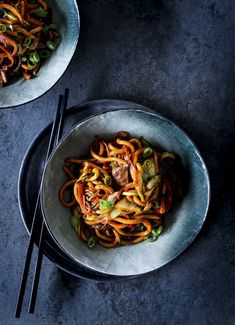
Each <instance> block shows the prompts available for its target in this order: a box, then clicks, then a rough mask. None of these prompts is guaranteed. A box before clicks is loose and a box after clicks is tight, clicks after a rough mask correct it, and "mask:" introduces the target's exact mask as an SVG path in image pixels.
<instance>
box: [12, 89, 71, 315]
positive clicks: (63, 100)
mask: <svg viewBox="0 0 235 325" xmlns="http://www.w3.org/2000/svg"><path fill="white" fill-rule="evenodd" d="M68 95H69V90H68V89H67V88H66V89H65V92H64V95H60V96H59V101H58V106H57V110H56V114H55V118H54V122H53V125H52V130H51V136H50V141H49V145H48V149H47V155H46V161H47V160H48V158H49V156H50V154H51V152H52V150H53V148H54V147H55V146H56V145H57V143H58V142H59V140H60V138H61V135H62V130H63V122H64V113H65V110H66V108H67V102H68ZM41 187H42V181H41V184H40V188H39V191H38V196H37V201H36V205H35V209H34V214H33V222H32V228H31V234H30V239H29V243H28V250H27V254H26V258H25V264H24V270H23V274H22V278H21V284H20V289H19V295H18V300H17V304H16V311H15V317H16V318H19V317H20V314H21V309H22V304H23V300H24V294H25V288H26V284H27V278H28V274H29V267H30V262H31V257H32V253H33V248H34V242H35V237H36V230H37V229H36V228H37V227H36V220H37V217H38V212H39V207H40V194H41ZM45 235H46V226H45V223H44V220H42V224H41V231H40V239H39V245H38V256H37V262H36V266H35V271H34V278H33V284H32V291H31V296H30V303H29V309H28V312H29V313H33V312H34V309H35V303H36V297H37V289H38V283H39V278H40V271H41V266H42V259H43V251H44V244H45Z"/></svg>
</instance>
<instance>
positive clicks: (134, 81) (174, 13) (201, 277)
mask: <svg viewBox="0 0 235 325" xmlns="http://www.w3.org/2000/svg"><path fill="white" fill-rule="evenodd" d="M78 4H79V9H80V15H81V34H80V39H79V45H78V48H77V51H76V54H75V56H74V58H73V60H72V63H71V64H70V66H69V68H68V70H67V71H66V73H65V74H64V76H63V77H62V79H61V80H60V81H59V82H58V83H57V84H56V85H55V87H54V88H53V89H52V90H51V91H50V92H48V93H47V94H45V95H44V96H43V97H42V98H40V99H38V100H36V101H34V102H32V103H29V104H27V105H24V106H21V107H18V108H11V109H7V110H0V157H1V166H0V180H1V191H0V205H1V209H0V211H1V216H0V253H1V263H0V308H1V310H0V324H4V325H8V324H15V323H16V324H17V323H18V324H24V325H25V324H92V325H94V324H102V325H105V324H115V325H118V324H140V325H141V324H166V325H168V324H190V325H191V324H195V325H197V324H203V325H204V324H213V325H215V324H218V325H221V324H226V325H228V324H234V323H235V315H234V311H235V297H234V296H235V295H234V292H235V285H234V284H235V272H234V265H235V260H234V247H235V245H234V232H235V229H234V228H235V227H234V214H235V200H234V193H235V185H234V184H235V172H234V170H235V111H234V109H235V45H234V44H235V42H234V35H235V19H234V17H235V4H234V1H233V0H225V1H221V0H191V1H188V0H174V1H172V0H171V1H170V0H161V1H160V0H127V1H116V0H86V1H78ZM65 87H69V88H70V98H69V105H70V106H73V105H75V104H77V103H80V102H82V101H87V100H92V99H99V98H119V99H128V100H132V101H135V102H138V103H141V104H145V105H148V106H150V107H152V108H154V109H156V111H158V112H160V113H161V114H163V115H165V116H167V117H169V118H170V119H172V120H173V121H174V122H176V123H178V124H179V125H180V126H181V127H182V128H183V129H184V130H185V131H186V132H187V133H188V134H189V135H190V137H191V138H192V139H193V140H194V142H195V143H196V144H197V146H198V147H199V150H200V151H201V153H202V155H203V157H204V159H205V161H206V164H207V166H208V169H209V173H210V177H211V187H212V200H211V206H210V210H209V214H208V217H207V220H206V223H205V225H204V227H203V229H202V231H201V233H200V235H199V236H198V237H197V238H196V240H195V241H194V242H193V244H192V245H191V246H190V247H189V248H188V249H187V250H186V251H185V252H184V253H183V254H182V255H181V256H179V257H178V258H177V259H176V260H174V261H173V262H171V263H170V264H168V265H167V266H165V267H163V268H161V269H159V270H157V271H155V272H154V273H151V274H149V275H147V276H143V277H140V278H137V279H133V280H129V281H124V282H120V283H102V282H101V283H96V282H92V281H87V280H80V279H77V278H75V277H73V276H70V275H68V274H65V273H63V272H62V271H60V270H59V269H58V268H57V267H56V266H54V265H53V264H52V263H51V262H50V261H49V260H47V259H46V258H45V259H44V260H43V267H42V273H41V280H40V287H39V292H38V300H37V306H36V310H35V314H34V315H28V314H27V304H26V303H25V305H24V309H23V313H22V318H21V319H20V320H15V319H14V308H15V303H16V297H17V290H18V287H19V280H20V274H21V272H22V267H23V262H24V257H25V254H26V247H27V242H28V235H27V232H26V230H25V228H24V225H23V223H22V221H21V217H20V213H19V210H18V202H17V179H18V173H19V168H20V164H21V161H22V159H23V156H24V154H25V152H26V150H27V148H28V146H29V144H30V143H31V141H32V140H33V138H34V137H35V136H36V135H37V134H38V132H39V131H40V130H41V129H42V128H43V127H44V126H45V125H46V124H47V123H48V122H50V121H51V120H52V118H53V116H54V111H55V106H56V98H57V97H58V95H59V94H60V93H61V92H63V90H64V88H65ZM34 257H35V256H34ZM29 287H30V286H29ZM29 293H30V290H29V288H27V291H26V297H25V298H26V299H25V301H26V302H27V301H28V297H29Z"/></svg>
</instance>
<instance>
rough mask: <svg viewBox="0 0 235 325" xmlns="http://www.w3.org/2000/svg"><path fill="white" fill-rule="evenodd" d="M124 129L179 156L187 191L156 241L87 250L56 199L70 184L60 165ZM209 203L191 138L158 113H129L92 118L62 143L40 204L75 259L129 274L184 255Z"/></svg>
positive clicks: (51, 227) (59, 240)
mask: <svg viewBox="0 0 235 325" xmlns="http://www.w3.org/2000/svg"><path fill="white" fill-rule="evenodd" d="M120 130H125V131H128V132H130V134H132V135H134V136H138V137H140V136H143V137H144V138H145V139H147V140H148V141H150V142H151V143H152V144H154V145H156V146H158V147H161V148H164V149H165V150H168V151H170V152H175V153H177V154H178V155H180V157H181V158H182V162H183V164H184V166H185V169H186V170H187V173H188V175H189V180H188V189H187V193H186V195H185V197H184V198H183V199H182V201H181V202H180V203H178V205H177V206H176V207H175V208H174V209H173V210H172V212H171V213H169V214H167V216H166V219H165V220H166V227H165V228H164V232H163V233H162V234H161V236H160V237H159V239H158V240H157V241H156V242H153V243H147V242H143V243H140V244H136V245H130V246H121V247H116V248H113V249H107V248H103V247H101V246H99V245H97V246H96V247H95V248H94V249H89V248H88V247H87V245H86V244H84V243H83V242H81V241H80V239H79V238H78V237H77V235H76V233H75V232H74V230H73V229H72V227H71V225H70V218H71V215H70V211H69V210H68V209H65V208H63V207H62V206H61V204H60V202H59V199H58V190H59V188H60V187H61V186H62V185H63V184H64V183H65V182H66V180H67V178H66V176H65V175H64V172H63V170H62V165H63V162H64V159H65V158H66V157H71V156H80V155H84V154H86V153H87V152H88V151H89V145H90V144H91V143H92V141H93V140H94V136H95V135H99V136H105V137H108V136H109V137H110V136H111V135H112V134H113V133H114V132H117V131H120ZM209 199H210V185H209V177H208V173H207V169H206V166H205V163H204V162H203V160H202V157H201V156H200V154H199V152H198V150H197V149H196V147H195V145H194V144H193V142H192V141H191V140H190V138H189V137H188V136H187V135H186V134H185V133H184V132H183V131H182V130H181V129H180V128H178V127H177V126H176V125H175V124H174V123H173V122H171V121H170V120H168V119H166V118H164V117H162V116H160V115H158V114H156V113H151V112H146V111H142V110H133V109H127V110H119V111H109V112H106V113H102V114H99V115H96V116H92V117H90V118H88V119H86V120H84V121H83V122H81V123H79V124H78V125H76V126H75V127H74V128H73V129H72V130H71V131H70V132H69V133H68V134H67V135H66V136H65V137H64V138H63V139H62V140H61V142H60V143H59V145H58V147H57V148H56V149H55V151H54V152H53V154H52V155H51V157H50V159H49V161H48V163H47V165H46V168H45V172H44V175H43V185H42V200H41V201H42V211H43V215H44V220H45V223H46V226H47V228H48V230H49V232H50V234H51V235H52V237H53V238H54V240H55V241H56V242H57V244H58V245H59V246H60V247H61V248H62V249H63V250H64V251H65V252H66V253H67V254H68V255H69V256H70V257H71V258H72V259H73V260H75V261H77V262H79V263H81V264H83V265H85V266H86V267H88V268H90V269H93V270H96V271H99V272H103V273H106V274H112V275H119V276H120V275H121V276H130V275H139V274H143V273H146V272H149V271H152V270H155V269H157V268H159V267H161V266H163V265H164V264H166V263H168V262H170V261H172V260H173V259H174V258H175V257H177V256H178V255H179V254H180V253H182V252H183V251H184V250H185V249H186V247H188V245H189V244H190V243H191V242H192V241H193V240H194V238H195V237H196V235H197V234H198V232H199V231H200V229H201V227H202V225H203V223H204V221H205V218H206V214H207V210H208V205H209Z"/></svg>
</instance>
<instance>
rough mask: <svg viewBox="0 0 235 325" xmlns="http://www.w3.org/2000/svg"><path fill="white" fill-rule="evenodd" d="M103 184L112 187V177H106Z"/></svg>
mask: <svg viewBox="0 0 235 325" xmlns="http://www.w3.org/2000/svg"><path fill="white" fill-rule="evenodd" d="M103 182H104V184H105V185H111V184H112V178H111V177H110V176H106V177H104V178H103Z"/></svg>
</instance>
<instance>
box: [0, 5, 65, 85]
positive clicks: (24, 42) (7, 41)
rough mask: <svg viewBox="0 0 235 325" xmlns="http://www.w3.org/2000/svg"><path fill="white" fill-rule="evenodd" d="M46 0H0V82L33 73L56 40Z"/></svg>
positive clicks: (30, 76) (34, 74)
mask: <svg viewBox="0 0 235 325" xmlns="http://www.w3.org/2000/svg"><path fill="white" fill-rule="evenodd" d="M52 16H53V12H52V10H51V9H50V8H49V7H48V4H47V1H46V0H34V1H32V0H31V1H25V0H21V1H20V0H17V1H0V86H6V85H8V84H9V83H10V82H12V81H14V80H15V79H16V78H18V77H21V76H23V77H24V78H25V79H31V78H32V77H34V76H36V75H37V74H38V72H39V69H40V67H41V65H42V62H43V61H45V60H46V59H48V58H49V57H50V56H51V54H52V52H53V51H55V50H56V49H57V47H58V44H59V39H60V34H59V31H58V26H57V25H56V24H53V21H52Z"/></svg>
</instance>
